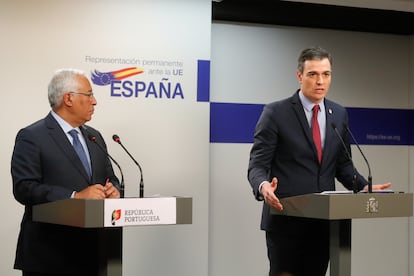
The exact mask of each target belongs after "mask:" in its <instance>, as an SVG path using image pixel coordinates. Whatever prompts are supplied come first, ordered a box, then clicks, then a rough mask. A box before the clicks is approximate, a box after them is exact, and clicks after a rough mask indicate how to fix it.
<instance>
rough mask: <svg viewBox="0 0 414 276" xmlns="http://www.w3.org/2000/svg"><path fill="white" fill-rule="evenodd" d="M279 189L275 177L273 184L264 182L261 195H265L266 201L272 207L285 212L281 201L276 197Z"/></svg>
mask: <svg viewBox="0 0 414 276" xmlns="http://www.w3.org/2000/svg"><path fill="white" fill-rule="evenodd" d="M276 188H277V178H276V177H273V179H272V182H264V183H263V185H262V188H261V189H260V193H261V194H262V195H263V197H264V200H265V202H266V203H267V204H269V205H270V207H273V208H275V209H277V210H279V211H282V210H283V205H282V203H280V201H279V199H278V198H277V196H276V195H275V191H276Z"/></svg>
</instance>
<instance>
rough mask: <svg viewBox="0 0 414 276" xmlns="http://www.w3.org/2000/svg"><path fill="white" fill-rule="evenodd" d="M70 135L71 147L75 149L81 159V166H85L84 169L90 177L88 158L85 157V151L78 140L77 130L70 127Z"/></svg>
mask: <svg viewBox="0 0 414 276" xmlns="http://www.w3.org/2000/svg"><path fill="white" fill-rule="evenodd" d="M69 134H70V136H72V138H73V148H74V149H75V151H76V153H77V154H78V156H79V159H80V160H81V162H82V164H83V166H84V167H85V170H86V172H87V174H88V176H89V177H90V176H91V175H92V173H91V167H90V165H89V162H88V158H87V157H86V152H85V150H84V149H83V147H82V144H81V142H80V141H79V137H78V135H79V132H78V131H77V130H76V129H72V130H71V131H69Z"/></svg>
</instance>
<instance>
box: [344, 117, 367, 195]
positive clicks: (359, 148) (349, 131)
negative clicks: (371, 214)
mask: <svg viewBox="0 0 414 276" xmlns="http://www.w3.org/2000/svg"><path fill="white" fill-rule="evenodd" d="M344 126H345V129H346V131H348V133H349V135H351V138H352V140H353V141H354V143H355V145H356V146H357V148H358V150H359V152H360V153H361V155H362V157H363V158H364V160H365V163H366V164H367V167H368V193H372V175H371V167H370V166H369V163H368V160H367V158H366V157H365V154H364V153H363V152H362V149H361V147H360V146H359V144H358V142H357V141H356V139H355V137H354V135H353V134H352V132H351V130H350V129H349V127H348V125H347V124H344Z"/></svg>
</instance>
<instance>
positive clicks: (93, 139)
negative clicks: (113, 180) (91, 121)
mask: <svg viewBox="0 0 414 276" xmlns="http://www.w3.org/2000/svg"><path fill="white" fill-rule="evenodd" d="M88 139H89V140H90V141H92V142H93V143H94V144H95V145H97V146H98V148H99V149H100V150H101V151H102V152H103V153H104V154H105V155H106V156H108V157H109V158H110V159H111V160H112V162H114V163H115V165H116V166H117V167H118V169H119V172H120V173H121V187H120V191H119V193H120V197H121V198H124V194H125V184H124V174H123V173H122V169H121V166H119V164H118V162H116V161H115V159H113V158H112V156H111V155H109V153H108V151H106V150H105V149H104V148H103V147H102V146H101V145H99V144H98V142H96V137H95V136H94V135H92V134H88Z"/></svg>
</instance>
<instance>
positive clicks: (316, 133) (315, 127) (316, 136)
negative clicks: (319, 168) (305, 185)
mask: <svg viewBox="0 0 414 276" xmlns="http://www.w3.org/2000/svg"><path fill="white" fill-rule="evenodd" d="M318 111H319V105H315V106H314V107H313V116H312V136H313V142H314V143H315V146H316V151H317V152H318V160H319V163H321V161H322V142H321V131H320V129H319V123H318Z"/></svg>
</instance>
